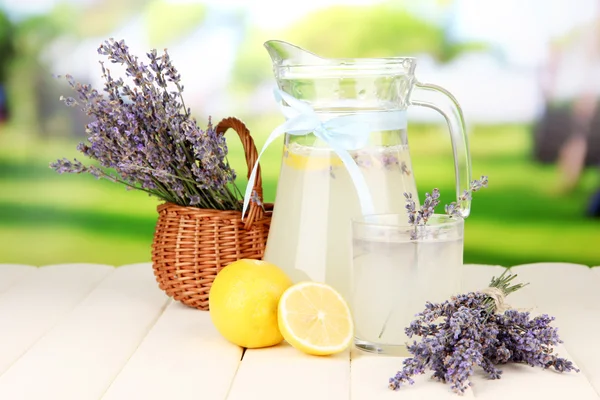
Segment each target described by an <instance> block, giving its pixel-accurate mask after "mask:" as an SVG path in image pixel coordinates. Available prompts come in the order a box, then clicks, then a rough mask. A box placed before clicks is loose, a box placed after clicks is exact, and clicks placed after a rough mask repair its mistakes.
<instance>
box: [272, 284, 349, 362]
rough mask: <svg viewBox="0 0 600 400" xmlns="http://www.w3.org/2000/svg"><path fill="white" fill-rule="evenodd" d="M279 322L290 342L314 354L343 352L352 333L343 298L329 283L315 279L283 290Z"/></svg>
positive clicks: (282, 331)
mask: <svg viewBox="0 0 600 400" xmlns="http://www.w3.org/2000/svg"><path fill="white" fill-rule="evenodd" d="M278 323H279V330H280V331H281V334H282V335H283V337H284V339H285V340H286V341H287V342H288V343H289V344H291V345H292V346H294V347H295V348H297V349H298V350H300V351H303V352H305V353H308V354H314V355H329V354H335V353H339V352H341V351H344V350H345V349H347V348H348V346H349V345H350V343H351V342H352V338H353V335H354V324H353V322H352V316H351V314H350V309H349V308H348V304H347V303H346V301H345V300H344V298H343V297H342V296H341V295H340V294H339V293H338V292H337V291H335V290H334V289H333V288H332V287H331V286H328V285H326V284H323V283H317V282H301V283H297V284H295V285H293V286H291V287H289V288H288V289H287V290H286V291H285V292H284V293H283V295H282V296H281V299H280V300H279V307H278Z"/></svg>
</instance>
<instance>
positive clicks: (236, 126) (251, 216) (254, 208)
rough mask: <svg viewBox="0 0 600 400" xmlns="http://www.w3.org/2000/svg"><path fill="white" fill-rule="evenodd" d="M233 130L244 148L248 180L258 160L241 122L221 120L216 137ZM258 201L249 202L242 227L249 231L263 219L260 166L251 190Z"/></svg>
mask: <svg viewBox="0 0 600 400" xmlns="http://www.w3.org/2000/svg"><path fill="white" fill-rule="evenodd" d="M229 128H231V129H233V130H234V131H235V132H236V133H237V134H238V136H239V137H240V141H241V142H242V146H243V147H244V155H245V156H246V166H247V167H248V179H250V174H251V173H252V168H254V163H256V160H257V159H258V151H257V150H256V145H255V144H254V140H253V139H252V136H251V135H250V131H249V130H248V128H247V127H246V125H244V123H243V122H242V121H240V120H239V119H237V118H234V117H229V118H225V119H222V120H221V121H220V122H219V123H218V124H217V126H216V128H215V130H216V132H217V134H218V135H224V134H225V132H227V129H229ZM252 190H253V191H254V192H256V195H257V196H258V199H259V200H260V204H257V202H256V201H252V200H251V201H250V207H249V209H248V216H247V218H246V223H245V224H244V227H245V228H246V229H249V228H250V226H251V225H252V224H253V223H254V221H256V220H258V219H260V218H262V217H263V214H264V210H263V207H262V203H263V187H262V176H261V173H260V165H258V167H257V168H256V180H255V181H254V187H253V188H252Z"/></svg>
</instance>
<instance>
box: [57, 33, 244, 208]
mask: <svg viewBox="0 0 600 400" xmlns="http://www.w3.org/2000/svg"><path fill="white" fill-rule="evenodd" d="M98 53H99V54H100V55H103V56H106V57H107V58H108V60H109V61H110V62H111V63H114V64H120V65H122V66H125V75H126V77H127V78H128V80H130V81H131V82H130V84H128V83H126V82H125V81H124V80H123V79H122V78H119V79H114V78H113V77H112V76H111V73H110V70H109V69H108V68H106V67H105V66H104V63H103V62H100V65H101V68H102V78H103V79H104V88H103V90H102V92H103V93H101V92H99V91H98V90H96V89H94V88H92V87H91V86H90V85H86V84H81V83H78V82H75V80H74V79H73V77H72V76H70V75H66V79H67V81H68V83H69V85H70V86H71V87H72V88H73V89H74V91H75V92H76V93H77V96H76V98H73V97H66V98H65V97H61V100H63V101H64V102H65V104H66V105H67V106H71V107H75V106H79V107H80V108H81V110H82V111H83V112H85V113H86V114H87V115H88V116H89V117H91V122H90V123H88V124H87V125H86V133H87V143H80V144H79V145H78V147H77V149H78V150H79V151H80V152H81V153H83V154H84V155H85V156H86V157H88V158H90V159H92V160H94V161H96V163H95V165H84V164H82V163H81V162H80V161H78V160H77V159H74V160H73V161H70V160H67V159H62V160H58V161H56V162H54V163H51V164H50V166H51V168H53V169H54V170H56V171H57V172H58V173H65V172H67V173H76V174H80V173H90V174H92V175H93V176H95V177H96V178H106V179H108V180H111V181H113V182H118V183H121V184H123V185H125V186H126V187H127V188H129V189H137V190H142V191H144V192H147V193H148V194H149V195H152V196H156V197H158V198H160V199H162V200H164V201H168V202H172V203H175V204H179V205H182V206H196V207H200V208H209V209H216V210H241V204H240V201H239V200H240V199H241V197H242V195H241V193H240V191H239V189H238V188H237V187H236V186H235V184H234V181H235V172H234V171H233V169H232V168H231V167H230V165H229V162H228V161H227V146H226V143H225V139H224V138H223V137H222V136H221V135H218V134H217V132H216V131H215V128H214V127H213V126H212V124H211V122H210V119H209V121H208V126H207V128H206V130H202V129H200V128H199V127H198V124H197V122H196V120H195V119H194V118H193V117H192V116H191V110H190V109H189V108H186V106H185V103H184V100H183V85H182V84H181V76H180V74H179V73H178V72H177V70H176V69H175V67H174V66H173V64H172V62H171V59H170V58H169V55H168V53H167V51H166V50H165V51H164V53H163V54H162V55H160V56H159V55H158V54H157V52H156V50H152V51H151V52H149V53H147V54H146V55H147V58H148V64H144V63H143V62H141V61H140V60H139V59H138V58H137V57H136V56H133V55H131V54H130V53H129V49H128V47H127V46H126V44H125V42H124V41H123V40H121V41H115V40H113V39H110V40H108V41H105V42H104V43H103V44H101V45H100V47H99V48H98ZM131 84H132V85H131Z"/></svg>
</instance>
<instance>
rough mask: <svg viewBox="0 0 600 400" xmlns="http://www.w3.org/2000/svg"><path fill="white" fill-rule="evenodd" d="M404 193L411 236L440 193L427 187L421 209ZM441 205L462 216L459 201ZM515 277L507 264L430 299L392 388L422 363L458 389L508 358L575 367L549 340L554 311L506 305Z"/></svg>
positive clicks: (421, 369)
mask: <svg viewBox="0 0 600 400" xmlns="http://www.w3.org/2000/svg"><path fill="white" fill-rule="evenodd" d="M487 184H488V179H487V177H486V176H482V177H481V179H480V180H474V181H473V182H472V183H471V187H470V189H471V192H476V191H478V190H480V189H481V188H484V187H487ZM405 197H406V210H407V212H408V220H409V223H410V224H411V225H414V231H411V239H412V240H417V239H419V238H420V233H421V232H420V230H419V227H422V226H424V225H425V224H426V223H427V220H428V219H429V217H431V215H433V213H434V210H435V207H436V206H437V205H438V204H439V197H440V193H439V191H438V190H437V189H434V190H433V191H432V193H431V194H429V193H427V194H426V196H425V202H424V203H423V206H422V207H421V209H419V210H417V209H416V206H415V202H414V200H413V199H412V196H411V195H410V194H409V193H405ZM467 199H468V200H470V199H471V194H470V193H469V192H467V191H465V192H464V194H463V195H462V196H461V198H460V200H467ZM445 211H446V213H447V214H449V215H450V216H451V217H453V218H454V217H456V218H460V217H461V213H460V210H459V208H458V205H457V203H451V204H449V205H446V207H445ZM515 278H516V275H512V274H509V273H508V270H505V271H504V272H503V273H502V274H501V275H500V276H499V277H498V278H495V277H494V278H492V280H491V283H490V285H489V287H487V288H485V289H483V290H481V291H479V292H471V293H467V294H461V295H458V296H453V297H452V298H451V299H450V300H448V301H445V302H443V303H441V304H436V303H429V302H428V303H427V304H426V305H425V309H424V310H423V311H422V312H420V313H418V314H417V315H416V316H417V319H416V320H414V321H412V322H411V323H410V325H409V326H408V327H407V328H406V329H405V332H406V335H407V336H408V337H409V338H412V337H413V336H420V337H421V341H420V342H417V341H414V342H413V344H412V345H409V346H407V350H408V351H409V353H410V354H412V357H411V358H407V359H405V360H404V366H403V368H402V369H401V370H400V371H398V372H397V373H396V375H395V376H393V377H391V378H390V379H389V387H390V389H392V390H398V389H400V387H401V386H402V385H405V384H407V383H408V384H411V385H412V384H413V383H414V380H413V376H415V375H419V374H424V373H425V370H426V369H430V370H432V371H433V378H435V379H438V380H440V381H442V382H448V383H450V385H451V386H450V388H451V389H452V390H453V391H454V392H456V393H458V394H463V393H464V392H465V390H466V389H467V388H468V387H469V386H470V385H471V382H470V381H469V378H470V377H471V376H472V375H473V372H474V370H475V367H477V366H479V367H481V368H482V369H483V370H484V371H485V372H486V373H487V374H488V376H489V377H490V378H491V379H500V376H501V375H502V371H501V370H500V369H498V368H497V367H496V366H497V365H498V364H505V363H508V362H515V363H525V364H529V365H531V366H534V367H535V366H538V367H542V368H554V369H555V370H556V371H559V372H565V371H576V372H579V370H578V369H577V368H575V366H574V365H573V363H572V362H571V361H569V360H566V359H564V358H560V357H558V356H557V355H555V354H553V346H555V345H557V344H559V343H562V341H561V340H560V338H559V336H558V330H557V328H553V327H552V326H551V325H550V324H551V323H552V321H554V317H550V316H548V315H545V314H544V315H540V316H537V317H535V318H531V316H530V314H529V312H521V311H517V310H514V309H510V308H509V307H508V306H506V304H505V303H504V299H505V298H506V296H508V295H509V294H511V293H513V292H515V291H517V290H519V289H521V288H522V287H524V286H526V285H525V284H512V283H511V282H512V281H513V280H514V279H515ZM384 328H385V325H384Z"/></svg>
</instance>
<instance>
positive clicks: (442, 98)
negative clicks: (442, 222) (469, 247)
mask: <svg viewBox="0 0 600 400" xmlns="http://www.w3.org/2000/svg"><path fill="white" fill-rule="evenodd" d="M428 95H430V96H428ZM425 96H427V97H425ZM419 97H421V98H419ZM428 97H431V99H428ZM410 104H411V105H415V106H421V107H427V108H431V109H434V110H436V111H437V112H439V113H440V114H442V116H443V117H444V119H445V120H446V123H447V124H448V128H449V130H450V138H451V141H452V152H453V154H454V173H455V176H456V204H457V205H458V206H459V207H460V212H461V215H462V217H463V218H467V217H468V216H469V213H470V212H471V201H470V200H469V199H470V198H471V196H465V195H464V193H465V191H466V192H468V193H470V191H471V190H470V182H471V156H470V154H469V142H468V139H467V131H466V128H465V120H464V117H463V113H462V110H461V108H460V105H459V104H458V101H456V98H455V97H454V96H453V95H452V94H451V93H450V92H448V91H447V90H446V89H444V88H443V87H440V86H437V85H433V84H429V83H420V82H415V86H414V88H413V90H412V93H411V98H410Z"/></svg>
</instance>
